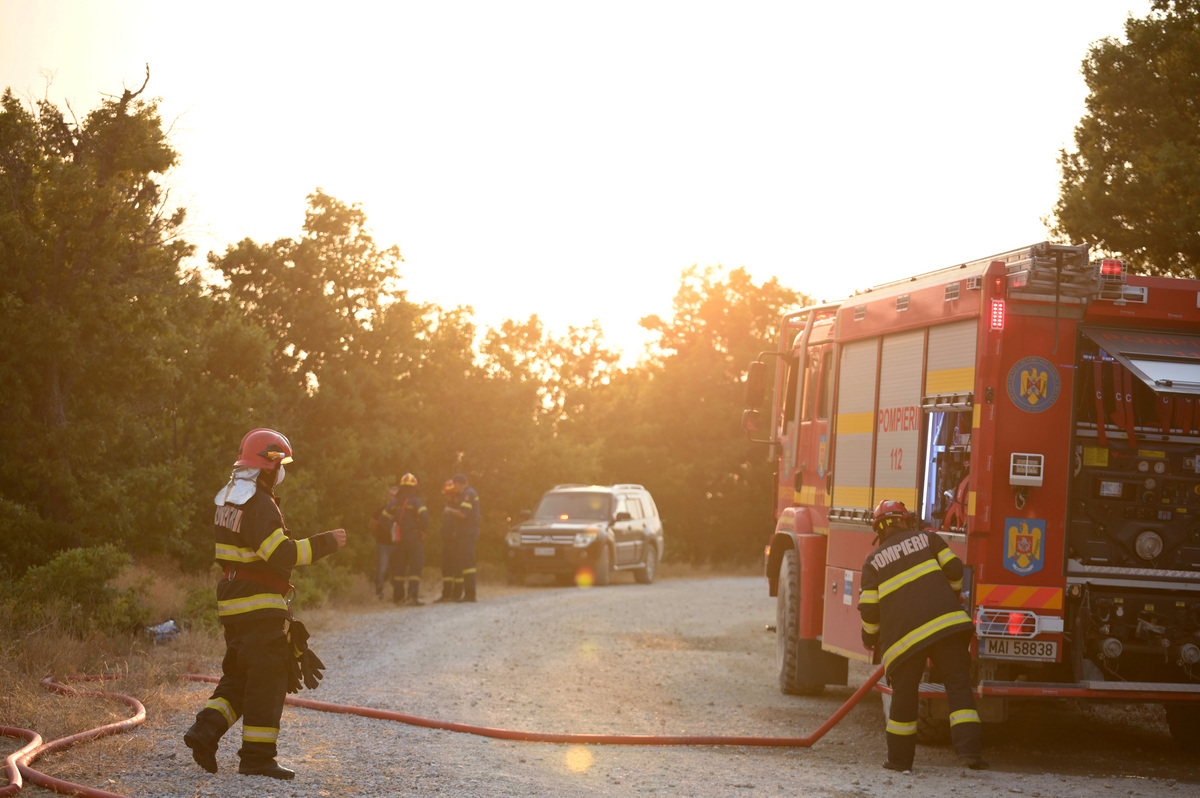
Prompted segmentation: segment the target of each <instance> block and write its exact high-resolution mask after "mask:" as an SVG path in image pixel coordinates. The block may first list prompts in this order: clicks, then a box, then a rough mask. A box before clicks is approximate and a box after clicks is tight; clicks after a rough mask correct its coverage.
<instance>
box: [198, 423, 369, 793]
mask: <svg viewBox="0 0 1200 798" xmlns="http://www.w3.org/2000/svg"><path fill="white" fill-rule="evenodd" d="M291 461H292V447H291V444H290V443H288V440H287V438H285V437H283V435H281V434H279V433H278V432H276V431H275V430H270V429H255V430H251V431H250V432H248V433H247V434H246V436H245V437H244V438H243V439H242V444H241V448H240V450H239V451H238V458H237V462H235V463H234V469H233V475H232V476H231V478H230V480H229V482H228V484H226V485H225V487H224V488H222V489H221V491H220V492H219V493H218V494H217V497H216V505H217V510H216V531H215V537H216V560H217V563H218V564H219V565H220V566H221V567H222V568H223V569H224V571H225V576H224V578H223V579H221V581H220V582H218V583H217V615H218V617H219V618H220V621H221V626H222V627H223V628H224V631H225V657H224V659H223V660H222V661H221V672H222V673H221V680H220V681H219V682H218V683H217V686H216V689H214V690H213V693H212V697H211V698H209V699H208V703H206V704H205V705H204V708H203V709H201V710H200V711H199V712H198V713H196V722H195V723H193V724H192V726H191V727H190V728H189V729H188V730H187V731H186V732H184V735H183V741H184V743H185V744H186V745H187V747H188V748H190V749H192V758H193V759H195V760H196V764H198V765H200V767H202V768H204V769H205V770H207V771H208V772H209V773H216V772H217V758H216V755H217V745H218V743H219V742H220V740H221V736H222V735H223V734H225V732H226V731H228V730H229V728H230V727H231V726H232V725H233V724H234V723H235V722H236V721H237V719H238V718H241V719H242V747H241V749H240V750H239V751H238V756H239V758H240V763H239V765H238V773H241V774H244V775H259V776H270V777H272V778H276V779H290V778H292V777H294V776H295V775H296V774H295V772H294V771H292V770H289V769H288V768H285V767H282V766H280V765H279V764H277V763H276V761H275V756H276V740H277V739H278V737H279V721H280V718H282V717H283V701H284V697H285V696H286V694H287V691H288V689H289V674H290V673H291V668H293V667H294V663H293V659H294V658H295V659H298V658H299V657H298V656H297V652H296V651H295V650H294V648H293V647H294V644H295V643H296V642H297V641H295V640H293V641H289V634H288V631H287V630H286V625H287V623H288V622H289V621H290V620H291V609H290V607H289V605H288V599H287V596H288V594H289V593H290V592H291V589H292V586H291V584H290V580H291V575H292V568H293V567H295V566H297V565H308V564H309V563H313V562H316V561H317V560H320V559H321V558H323V557H327V556H329V555H330V554H333V553H334V552H336V551H337V550H338V549H340V548H341V547H342V546H345V545H346V530H344V529H334V530H331V531H328V532H321V533H319V534H316V535H313V536H311V537H308V538H303V539H296V538H293V537H291V536H290V535H289V534H288V531H287V527H286V526H285V525H284V522H283V514H282V512H280V509H279V504H278V502H277V501H276V499H275V486H276V485H278V484H279V483H280V482H283V476H284V469H283V467H284V464H285V463H290V462H291ZM293 626H295V627H296V631H297V633H298V632H299V629H300V628H302V627H301V625H300V624H293ZM304 635H305V638H307V632H304ZM302 645H305V647H306V643H302ZM317 662H318V663H319V660H318V661H317ZM321 667H324V666H323V665H321ZM319 679H320V675H319V674H318V675H317V676H316V680H318V681H319ZM315 686H316V685H315V681H314V682H311V683H309V687H315Z"/></svg>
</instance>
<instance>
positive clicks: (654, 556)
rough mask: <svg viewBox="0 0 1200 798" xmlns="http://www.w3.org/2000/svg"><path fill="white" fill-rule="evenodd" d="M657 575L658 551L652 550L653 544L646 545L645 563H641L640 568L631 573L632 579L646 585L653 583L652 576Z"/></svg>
mask: <svg viewBox="0 0 1200 798" xmlns="http://www.w3.org/2000/svg"><path fill="white" fill-rule="evenodd" d="M656 573H658V549H656V548H654V544H653V543H647V544H646V561H645V562H643V563H642V567H641V568H639V569H637V570H636V571H634V572H633V578H634V579H636V580H637V581H638V583H639V584H642V585H648V584H650V583H651V582H653V581H654V575H655V574H656Z"/></svg>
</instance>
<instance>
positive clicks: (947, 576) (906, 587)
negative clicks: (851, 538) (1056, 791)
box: [858, 499, 987, 771]
mask: <svg viewBox="0 0 1200 798" xmlns="http://www.w3.org/2000/svg"><path fill="white" fill-rule="evenodd" d="M873 528H874V530H875V532H876V534H877V535H878V537H877V540H878V541H879V545H878V546H877V547H876V548H875V550H874V551H872V552H871V553H870V554H869V555H867V560H866V562H864V563H863V568H862V587H861V590H860V592H859V595H858V611H859V613H860V614H861V615H862V640H863V645H864V646H866V647H867V648H869V649H875V650H876V652H878V653H879V654H880V655H881V658H882V662H883V665H884V667H885V668H886V673H887V679H888V684H889V685H890V686H891V688H892V705H891V708H890V710H889V712H888V719H887V746H888V758H887V761H886V762H884V763H883V766H884V767H885V768H888V769H889V770H900V771H905V770H911V769H912V764H913V757H914V756H915V754H916V749H917V736H916V735H917V713H918V708H919V703H920V702H919V697H918V693H919V691H920V685H921V677H922V675H923V674H924V673H925V663H926V661H927V660H929V661H932V663H933V667H934V668H935V669H936V671H937V673H938V674H939V677H940V679H941V681H942V682H943V683H944V684H945V685H946V698H947V701H948V702H949V705H950V736H951V739H952V740H953V742H954V751H955V753H956V754H958V758H959V761H960V762H961V763H962V764H963V765H965V766H966V767H969V768H971V769H973V770H978V769H980V768H986V767H987V762H985V761H984V759H983V748H982V744H981V742H980V725H979V713H978V712H977V711H976V709H975V695H974V693H972V692H971V660H970V655H969V653H968V646H969V645H970V642H971V635H972V633H973V632H974V625H973V624H972V623H971V618H970V616H968V615H967V613H966V612H964V611H963V608H962V603H961V602H960V601H959V597H958V594H959V591H961V589H962V578H963V566H962V562H961V561H960V560H959V559H958V557H956V556H954V553H953V552H952V551H950V547H949V546H947V545H946V541H944V540H942V538H941V537H939V536H938V535H937V533H935V532H933V531H931V530H922V529H920V526H919V524H917V523H916V518H915V516H914V515H913V514H912V513H910V512H909V511H908V508H907V507H905V506H904V504H903V502H898V501H892V500H886V499H885V500H884V501H881V502H880V503H879V505H878V506H877V507H876V508H875V514H874V519H873Z"/></svg>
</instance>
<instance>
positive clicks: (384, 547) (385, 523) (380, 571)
mask: <svg viewBox="0 0 1200 798" xmlns="http://www.w3.org/2000/svg"><path fill="white" fill-rule="evenodd" d="M398 512H400V486H399V485H392V486H391V487H390V488H388V497H387V501H386V502H384V504H383V506H382V507H380V508H379V509H378V510H377V511H376V512H375V515H374V516H372V518H371V532H372V534H374V536H375V598H378V599H382V598H383V586H384V585H386V584H387V583H388V566H389V564H390V562H391V559H392V553H393V552H394V551H395V549H396V544H395V543H393V542H392V526H393V525H394V524H395V523H396V513H398Z"/></svg>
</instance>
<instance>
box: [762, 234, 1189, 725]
mask: <svg viewBox="0 0 1200 798" xmlns="http://www.w3.org/2000/svg"><path fill="white" fill-rule="evenodd" d="M772 366H774V369H773V379H772ZM746 388H747V401H746V410H745V411H744V414H743V426H744V427H745V428H746V429H747V431H748V432H749V433H750V435H751V437H752V438H753V439H754V440H759V441H762V442H764V443H767V444H769V445H770V448H771V452H772V455H771V456H772V458H773V459H775V460H776V461H777V465H778V471H777V480H776V486H775V487H776V490H775V517H776V524H775V529H774V530H773V532H772V534H771V536H770V539H769V541H768V542H767V545H766V549H765V551H766V553H765V567H766V577H767V583H768V586H769V593H770V595H771V596H774V597H776V601H777V604H776V606H777V624H776V632H777V635H778V643H777V651H778V656H777V663H778V671H779V683H780V687H781V689H782V690H783V691H784V692H787V693H797V694H812V693H816V692H819V691H820V690H822V689H823V688H824V685H826V684H845V683H846V679H847V672H848V671H847V664H848V661H849V660H860V661H869V659H870V653H869V652H868V651H867V650H866V649H864V648H863V646H862V643H861V638H860V629H861V622H860V618H859V614H858V606H857V605H858V590H859V577H860V571H861V568H862V563H863V560H864V559H865V557H866V555H867V553H868V552H870V551H871V550H872V548H873V547H874V544H873V540H874V533H873V532H872V531H871V527H870V519H871V513H872V508H873V507H874V506H875V504H876V503H877V502H879V501H880V500H882V499H897V500H900V501H903V502H904V503H905V505H907V507H908V508H909V509H910V510H913V511H915V512H916V513H917V515H918V516H919V517H920V520H921V523H922V524H923V525H924V526H925V527H927V528H929V529H933V530H936V531H937V532H938V534H939V535H941V536H942V537H943V538H944V539H945V540H946V542H947V543H948V544H949V545H950V547H951V549H952V550H953V551H954V552H955V553H956V554H957V555H958V556H959V557H960V558H961V559H962V561H963V563H964V565H965V568H966V572H967V576H966V578H965V579H964V585H963V593H962V599H963V604H964V607H965V608H966V609H967V611H968V613H969V614H970V615H971V617H972V618H973V619H974V620H975V624H976V633H977V634H976V638H975V641H974V642H973V643H972V657H973V666H974V675H975V681H976V693H977V696H978V698H979V704H980V714H981V717H982V718H983V719H984V720H985V721H989V720H1001V719H1003V718H1004V716H1005V709H1006V701H1007V700H1008V699H1010V698H1015V697H1028V698H1036V697H1054V698H1064V697H1068V698H1084V699H1095V700H1120V701H1152V702H1161V703H1162V704H1163V705H1164V706H1165V707H1166V710H1167V720H1168V724H1169V726H1170V728H1171V732H1172V735H1173V736H1174V737H1175V738H1176V740H1178V741H1180V742H1181V743H1184V744H1189V745H1195V744H1196V743H1197V742H1200V281H1197V280H1185V279H1173V278H1157V277H1143V276H1135V275H1130V274H1128V273H1127V272H1126V269H1125V264H1124V263H1123V262H1122V261H1117V260H1102V261H1099V262H1095V263H1093V262H1091V261H1090V260H1089V258H1088V250H1087V247H1086V246H1083V245H1081V246H1069V245H1059V244H1051V243H1040V244H1036V245H1033V246H1029V247H1023V248H1021V249H1017V250H1013V251H1010V252H1006V253H1002V254H1000V255H996V256H993V257H990V258H983V259H980V260H977V261H973V262H969V263H964V264H961V265H957V266H953V267H951V268H945V269H940V270H937V271H933V272H929V273H926V274H922V275H918V276H915V277H911V278H908V279H904V280H899V281H896V282H892V283H887V284H884V285H880V286H876V287H874V288H871V289H869V290H867V291H865V292H862V293H860V294H858V295H856V296H854V297H851V298H849V299H846V300H844V301H842V302H836V303H829V304H822V305H817V306H813V307H808V308H804V309H801V310H797V311H795V312H791V313H788V314H786V315H785V316H783V318H782V319H781V321H780V331H779V335H778V338H777V345H776V348H775V349H774V350H773V351H769V352H764V353H762V355H760V357H759V359H758V360H757V361H755V362H754V363H752V364H751V365H750V369H749V372H748V374H747V380H746ZM768 394H769V396H768ZM768 407H769V410H768V409H767V408H768ZM928 682H929V683H928V684H925V685H923V686H922V698H923V701H922V709H923V723H922V726H921V732H922V736H923V737H924V738H927V739H928V738H930V737H936V736H941V734H942V733H945V732H946V729H948V726H947V725H945V724H944V723H943V722H942V721H941V720H939V711H940V712H942V713H944V711H945V701H944V691H940V688H939V686H938V685H937V683H936V682H937V674H929V679H928ZM882 689H883V690H884V692H885V693H887V692H888V690H887V688H886V687H883V688H882ZM939 730H940V731H939Z"/></svg>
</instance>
